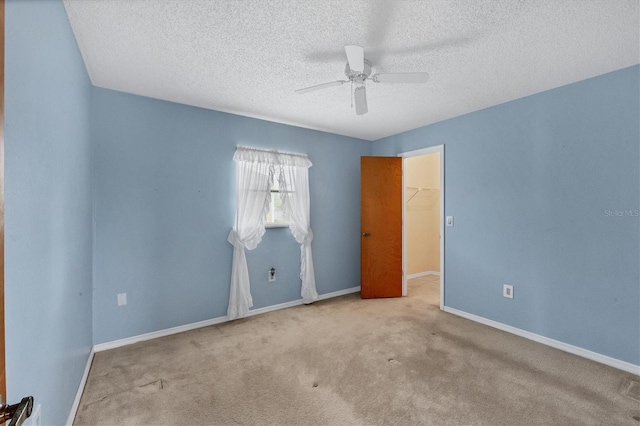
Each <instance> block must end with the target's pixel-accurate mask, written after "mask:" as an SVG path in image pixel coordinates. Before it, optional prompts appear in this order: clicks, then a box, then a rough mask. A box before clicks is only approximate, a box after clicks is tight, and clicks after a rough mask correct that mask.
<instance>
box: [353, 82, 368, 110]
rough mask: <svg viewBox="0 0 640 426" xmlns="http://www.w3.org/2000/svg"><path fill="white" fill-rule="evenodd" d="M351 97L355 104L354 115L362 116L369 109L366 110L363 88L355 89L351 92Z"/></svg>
mask: <svg viewBox="0 0 640 426" xmlns="http://www.w3.org/2000/svg"><path fill="white" fill-rule="evenodd" d="M353 97H354V98H355V103H356V115H364V114H366V113H367V112H368V111H369V109H368V108H367V91H366V89H365V88H364V86H360V87H356V90H354V91H353Z"/></svg>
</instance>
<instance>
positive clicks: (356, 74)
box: [344, 59, 371, 83]
mask: <svg viewBox="0 0 640 426" xmlns="http://www.w3.org/2000/svg"><path fill="white" fill-rule="evenodd" d="M344 75H346V76H347V78H348V79H349V81H352V82H354V83H364V81H365V80H366V79H367V78H369V76H370V75H371V62H369V61H367V60H366V59H365V60H364V70H363V71H362V72H360V71H352V70H351V68H350V67H349V62H347V63H346V65H345V66H344Z"/></svg>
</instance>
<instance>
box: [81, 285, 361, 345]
mask: <svg viewBox="0 0 640 426" xmlns="http://www.w3.org/2000/svg"><path fill="white" fill-rule="evenodd" d="M358 291H360V286H358V287H351V288H347V289H345V290H339V291H334V292H331V293H325V294H321V295H319V296H318V300H324V299H330V298H332V297H338V296H344V295H345V294H350V293H356V292H358ZM302 304H303V302H302V299H298V300H293V301H291V302H286V303H280V304H278V305H271V306H265V307H264V308H258V309H252V310H250V311H249V313H247V314H246V315H244V316H243V317H242V318H246V317H251V316H254V315H260V314H265V313H267V312H272V311H277V310H280V309H286V308H291V307H293V306H299V305H302ZM227 321H229V317H227V316H226V315H225V316H223V317H217V318H213V319H209V320H205V321H200V322H194V323H191V324H185V325H180V326H178V327H172V328H166V329H164V330H158V331H153V332H151V333H145V334H139V335H137V336H131V337H126V338H124V339H119V340H113V341H111V342H106V343H99V344H97V345H94V346H93V350H94V351H95V352H102V351H107V350H109V349H115V348H119V347H121V346H127V345H133V344H134V343H138V342H144V341H146V340H151V339H157V338H159V337H164V336H170V335H172V334H177V333H182V332H185V331H190V330H195V329H196V328H202V327H208V326H210V325H215V324H221V323H223V322H227Z"/></svg>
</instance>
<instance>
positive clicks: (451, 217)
mask: <svg viewBox="0 0 640 426" xmlns="http://www.w3.org/2000/svg"><path fill="white" fill-rule="evenodd" d="M445 223H446V224H447V226H453V216H447V220H446V221H445Z"/></svg>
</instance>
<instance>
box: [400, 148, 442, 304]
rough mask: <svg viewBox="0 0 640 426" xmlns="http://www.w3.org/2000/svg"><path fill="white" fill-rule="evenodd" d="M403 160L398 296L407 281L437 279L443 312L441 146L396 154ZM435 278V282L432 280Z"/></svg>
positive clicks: (404, 292)
mask: <svg viewBox="0 0 640 426" xmlns="http://www.w3.org/2000/svg"><path fill="white" fill-rule="evenodd" d="M398 156H399V157H403V168H402V169H403V172H402V178H403V189H404V190H403V197H402V198H403V200H402V218H403V220H402V265H403V266H402V271H403V277H402V295H403V296H406V295H407V293H408V285H407V281H408V280H409V279H413V278H419V277H428V278H429V281H433V280H435V279H438V278H439V283H440V285H439V290H440V291H439V293H440V294H439V296H440V309H443V308H444V297H445V280H444V145H438V146H435V147H430V148H425V149H420V150H416V151H410V152H404V153H401V154H398ZM436 277H437V278H436Z"/></svg>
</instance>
